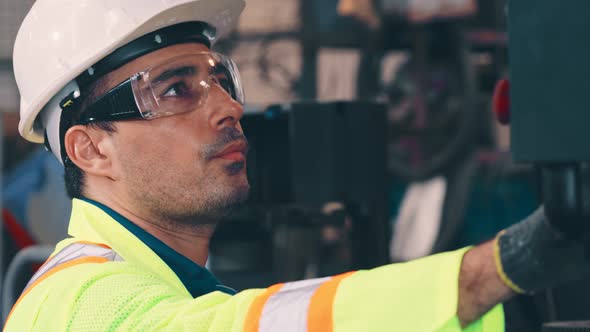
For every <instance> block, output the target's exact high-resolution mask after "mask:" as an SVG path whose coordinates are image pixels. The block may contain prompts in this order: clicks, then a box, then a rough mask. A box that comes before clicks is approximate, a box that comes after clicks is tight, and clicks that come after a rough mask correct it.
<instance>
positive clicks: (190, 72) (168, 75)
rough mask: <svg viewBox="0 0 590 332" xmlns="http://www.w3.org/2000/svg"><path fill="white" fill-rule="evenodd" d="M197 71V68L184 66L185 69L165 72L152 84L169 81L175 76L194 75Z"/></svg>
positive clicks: (178, 68) (179, 68) (180, 68)
mask: <svg viewBox="0 0 590 332" xmlns="http://www.w3.org/2000/svg"><path fill="white" fill-rule="evenodd" d="M196 71H197V69H196V68H195V66H183V67H177V68H172V69H168V70H166V71H165V72H163V73H161V74H160V75H158V77H156V78H155V79H154V80H153V81H152V83H160V82H164V81H167V80H169V79H170V78H172V77H175V76H189V75H193V74H194V73H195V72H196Z"/></svg>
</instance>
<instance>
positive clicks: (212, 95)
mask: <svg viewBox="0 0 590 332" xmlns="http://www.w3.org/2000/svg"><path fill="white" fill-rule="evenodd" d="M208 103H209V105H210V106H209V107H210V108H211V115H210V118H209V121H210V125H211V127H212V128H214V129H217V130H221V129H223V128H226V127H234V128H237V125H238V124H239V122H240V119H241V118H242V115H243V114H244V107H243V106H242V105H241V104H240V103H238V102H237V101H235V100H234V99H233V98H232V97H231V96H230V95H229V94H228V93H227V91H225V90H224V89H223V88H221V87H220V86H219V85H217V84H212V85H211V88H210V90H209V97H208Z"/></svg>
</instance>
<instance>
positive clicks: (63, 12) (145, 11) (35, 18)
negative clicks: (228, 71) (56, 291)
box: [13, 0, 245, 159]
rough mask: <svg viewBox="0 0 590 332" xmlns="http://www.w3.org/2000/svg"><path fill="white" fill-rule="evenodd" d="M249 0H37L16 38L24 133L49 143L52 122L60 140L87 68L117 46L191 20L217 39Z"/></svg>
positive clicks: (52, 135)
mask: <svg viewBox="0 0 590 332" xmlns="http://www.w3.org/2000/svg"><path fill="white" fill-rule="evenodd" d="M244 6H245V1H244V0H37V1H36V2H35V4H34V5H33V7H32V9H31V11H30V12H29V13H28V14H27V16H26V17H25V19H24V21H23V23H22V25H21V27H20V30H19V32H18V35H17V38H16V42H15V45H14V55H13V63H14V74H15V77H16V81H17V84H18V88H19V91H20V95H21V102H20V116H21V118H20V123H19V131H20V133H21V135H22V136H23V137H24V138H25V139H27V140H29V141H31V142H36V143H43V142H44V131H45V129H47V134H48V137H49V141H52V140H55V139H56V138H57V139H58V140H59V138H58V137H59V136H58V134H57V133H58V132H59V114H61V109H60V106H59V103H60V101H61V100H62V99H63V98H65V97H66V96H67V95H69V94H71V93H72V92H74V91H78V89H79V87H78V84H77V83H76V78H77V77H78V76H79V75H80V74H82V73H83V72H85V71H87V70H89V68H91V67H92V66H93V65H95V64H96V63H97V62H99V61H100V60H102V59H103V58H105V57H107V56H108V55H109V54H111V53H112V52H113V51H115V50H117V49H119V48H120V47H122V46H124V45H126V44H127V43H129V42H131V41H133V40H136V39H137V38H139V37H142V36H144V35H146V34H149V33H151V32H154V31H157V30H160V29H162V28H166V27H170V26H174V25H177V24H179V23H184V22H203V23H206V24H207V25H209V26H211V27H213V28H214V30H215V33H214V35H211V36H208V38H209V42H210V44H211V45H212V44H214V43H215V41H216V40H217V39H219V38H221V37H223V36H224V35H227V34H228V33H229V32H230V30H231V29H232V28H233V26H235V24H236V22H237V19H238V17H239V16H240V14H241V12H242V10H243V8H244ZM40 115H41V116H40ZM50 132H51V133H50ZM52 133H54V134H52ZM56 145H57V146H59V143H57V144H53V142H52V144H51V146H52V147H54V146H56ZM54 153H55V154H56V156H58V159H61V158H59V154H60V153H59V151H54Z"/></svg>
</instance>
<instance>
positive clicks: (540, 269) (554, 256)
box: [494, 207, 590, 294]
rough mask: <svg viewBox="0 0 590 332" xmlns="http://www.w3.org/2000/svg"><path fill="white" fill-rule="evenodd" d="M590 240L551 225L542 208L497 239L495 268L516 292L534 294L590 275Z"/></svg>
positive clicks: (503, 232) (502, 233)
mask: <svg viewBox="0 0 590 332" xmlns="http://www.w3.org/2000/svg"><path fill="white" fill-rule="evenodd" d="M588 242H589V241H588V237H583V236H580V237H579V238H578V239H571V238H568V237H566V236H564V234H563V233H561V232H559V231H557V229H556V228H554V227H553V226H551V224H550V223H549V221H548V219H547V217H546V216H545V213H544V209H543V208H542V207H541V208H539V209H538V210H537V211H535V212H534V213H533V214H531V215H530V216H529V217H527V218H526V219H525V220H523V221H521V222H520V223H518V224H515V225H513V226H511V227H510V228H508V229H506V230H504V231H502V232H500V233H499V234H498V236H497V237H496V243H495V253H494V256H495V258H496V267H497V269H498V273H499V274H500V277H501V278H502V280H503V281H504V282H505V283H506V284H507V285H508V286H509V287H510V288H512V289H513V290H514V291H516V292H517V293H521V294H522V293H525V294H533V293H535V292H537V291H540V290H543V289H546V288H551V287H554V286H557V285H559V284H562V283H566V282H571V281H576V280H579V279H582V278H584V277H587V276H590V256H588V255H586V254H585V251H586V250H585V247H586V246H588Z"/></svg>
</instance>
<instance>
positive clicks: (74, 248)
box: [23, 242, 123, 294]
mask: <svg viewBox="0 0 590 332" xmlns="http://www.w3.org/2000/svg"><path fill="white" fill-rule="evenodd" d="M85 257H101V258H104V259H106V260H107V261H123V258H122V257H121V256H119V254H117V253H116V252H115V251H114V250H113V249H111V248H109V247H107V246H105V245H100V244H96V243H88V242H76V243H72V244H70V245H68V246H66V247H65V248H63V249H62V250H61V251H60V252H58V253H57V254H55V255H53V256H51V257H49V259H47V261H46V262H45V263H44V264H43V266H41V268H39V270H37V272H36V273H35V274H34V275H33V277H32V278H31V280H30V281H29V283H28V284H27V286H26V287H25V289H24V290H23V294H24V293H25V292H26V291H27V290H28V289H29V287H31V286H32V285H33V284H35V282H36V281H37V280H40V279H41V278H42V277H43V276H44V275H45V274H46V273H48V272H51V270H53V269H55V268H58V267H60V266H62V265H64V264H66V263H68V262H72V261H74V260H79V259H81V258H85Z"/></svg>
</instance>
